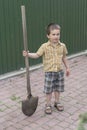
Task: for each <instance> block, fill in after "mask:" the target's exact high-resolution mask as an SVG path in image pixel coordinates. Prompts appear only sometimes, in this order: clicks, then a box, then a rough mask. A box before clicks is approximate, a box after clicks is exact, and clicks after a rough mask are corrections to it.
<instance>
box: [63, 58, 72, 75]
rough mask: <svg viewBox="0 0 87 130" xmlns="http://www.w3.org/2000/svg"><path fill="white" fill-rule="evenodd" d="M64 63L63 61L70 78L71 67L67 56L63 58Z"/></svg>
mask: <svg viewBox="0 0 87 130" xmlns="http://www.w3.org/2000/svg"><path fill="white" fill-rule="evenodd" d="M62 61H63V63H64V65H65V68H66V75H67V76H69V75H70V69H69V65H68V61H67V58H66V56H63V58H62Z"/></svg>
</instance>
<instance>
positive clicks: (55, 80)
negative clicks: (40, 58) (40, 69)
mask: <svg viewBox="0 0 87 130" xmlns="http://www.w3.org/2000/svg"><path fill="white" fill-rule="evenodd" d="M54 91H58V92H64V71H63V70H61V71H59V72H45V83H44V92H45V93H46V94H49V93H52V92H54Z"/></svg>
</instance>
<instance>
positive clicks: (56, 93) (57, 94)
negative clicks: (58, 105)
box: [54, 91, 60, 102]
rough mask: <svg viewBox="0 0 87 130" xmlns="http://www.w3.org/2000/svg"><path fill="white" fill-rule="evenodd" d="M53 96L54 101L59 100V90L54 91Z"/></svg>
mask: <svg viewBox="0 0 87 130" xmlns="http://www.w3.org/2000/svg"><path fill="white" fill-rule="evenodd" d="M54 96H55V102H59V97H60V92H57V91H55V92H54Z"/></svg>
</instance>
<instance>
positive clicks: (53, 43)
mask: <svg viewBox="0 0 87 130" xmlns="http://www.w3.org/2000/svg"><path fill="white" fill-rule="evenodd" d="M49 42H50V43H51V44H52V45H57V44H59V43H60V41H58V42H51V41H49Z"/></svg>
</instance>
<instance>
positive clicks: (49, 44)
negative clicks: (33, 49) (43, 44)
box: [47, 41, 61, 46]
mask: <svg viewBox="0 0 87 130" xmlns="http://www.w3.org/2000/svg"><path fill="white" fill-rule="evenodd" d="M47 43H48V46H52V44H51V42H50V41H48V42H47ZM53 45H54V44H53ZM58 45H61V42H60V41H59V42H58V44H56V46H58Z"/></svg>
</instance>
